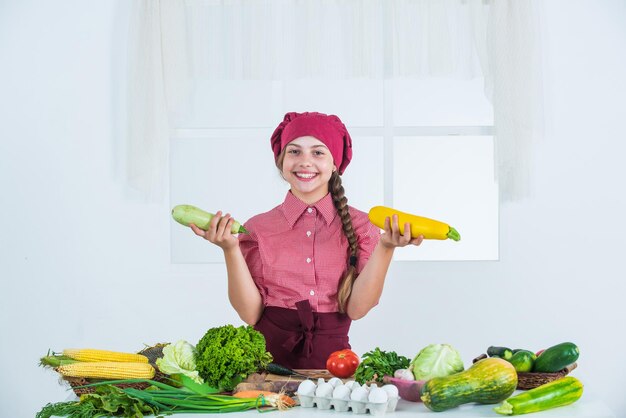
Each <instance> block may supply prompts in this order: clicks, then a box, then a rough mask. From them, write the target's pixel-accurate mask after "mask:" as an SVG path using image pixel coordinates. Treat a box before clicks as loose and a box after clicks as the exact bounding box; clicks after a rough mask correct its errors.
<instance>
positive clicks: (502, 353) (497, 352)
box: [487, 345, 513, 360]
mask: <svg viewBox="0 0 626 418" xmlns="http://www.w3.org/2000/svg"><path fill="white" fill-rule="evenodd" d="M487 355H488V356H489V357H499V358H503V359H505V360H508V359H510V358H511V357H513V350H511V349H510V348H508V347H496V346H493V345H492V346H491V347H489V348H488V349H487Z"/></svg>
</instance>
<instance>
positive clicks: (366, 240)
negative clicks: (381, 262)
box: [353, 213, 380, 273]
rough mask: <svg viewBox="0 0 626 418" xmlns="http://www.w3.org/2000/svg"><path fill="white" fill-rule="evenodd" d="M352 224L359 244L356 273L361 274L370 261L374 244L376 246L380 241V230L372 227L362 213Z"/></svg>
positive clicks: (365, 215)
mask: <svg viewBox="0 0 626 418" xmlns="http://www.w3.org/2000/svg"><path fill="white" fill-rule="evenodd" d="M353 219H354V218H353ZM354 223H355V224H356V225H355V230H356V233H357V237H358V243H359V244H358V245H359V252H358V261H357V265H356V269H357V272H358V273H361V271H363V268H364V267H365V265H366V264H367V262H368V260H369V259H370V256H371V255H372V252H374V248H376V244H378V241H379V240H380V229H379V228H378V227H377V226H375V225H372V223H371V222H370V221H369V219H368V218H367V214H364V213H359V215H358V216H357V217H356V222H354Z"/></svg>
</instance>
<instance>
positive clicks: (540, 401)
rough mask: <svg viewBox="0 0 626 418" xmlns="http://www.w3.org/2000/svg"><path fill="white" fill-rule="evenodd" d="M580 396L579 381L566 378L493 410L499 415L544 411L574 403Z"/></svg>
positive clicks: (504, 403) (528, 392) (518, 396)
mask: <svg viewBox="0 0 626 418" xmlns="http://www.w3.org/2000/svg"><path fill="white" fill-rule="evenodd" d="M582 394H583V384H582V383H581V382H580V380H578V379H576V378H575V377H572V376H566V377H562V378H560V379H557V380H554V381H552V382H549V383H546V384H545V385H541V386H538V387H536V388H534V389H531V390H528V391H526V392H523V393H520V394H519V395H516V396H513V397H512V398H509V399H507V400H506V401H504V402H502V405H500V406H497V407H495V408H493V410H494V411H496V412H497V413H498V414H501V415H521V414H528V413H530V412H538V411H545V410H547V409H552V408H557V407H559V406H565V405H569V404H571V403H574V402H576V401H577V400H578V399H580V397H581V396H582Z"/></svg>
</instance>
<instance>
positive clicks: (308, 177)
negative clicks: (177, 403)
mask: <svg viewBox="0 0 626 418" xmlns="http://www.w3.org/2000/svg"><path fill="white" fill-rule="evenodd" d="M296 176H298V177H302V178H305V179H311V178H313V177H315V174H300V173H296Z"/></svg>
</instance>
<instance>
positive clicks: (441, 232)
mask: <svg viewBox="0 0 626 418" xmlns="http://www.w3.org/2000/svg"><path fill="white" fill-rule="evenodd" d="M393 215H398V227H399V228H400V233H401V234H404V224H405V223H407V222H408V223H410V224H411V238H417V237H419V236H420V235H423V236H424V238H425V239H440V240H444V239H448V238H449V239H451V240H454V241H459V240H460V239H461V235H460V234H459V233H458V232H457V230H456V229H454V228H452V227H451V226H450V225H448V224H447V223H444V222H440V221H436V220H434V219H430V218H424V217H422V216H416V215H411V214H410V213H404V212H400V211H399V210H396V209H392V208H388V207H386V206H374V207H373V208H372V209H370V211H369V214H368V217H369V219H370V222H372V223H373V224H374V225H376V226H377V227H379V228H380V229H384V228H385V218H389V220H390V221H391V220H392V219H393V218H392V217H393Z"/></svg>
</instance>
